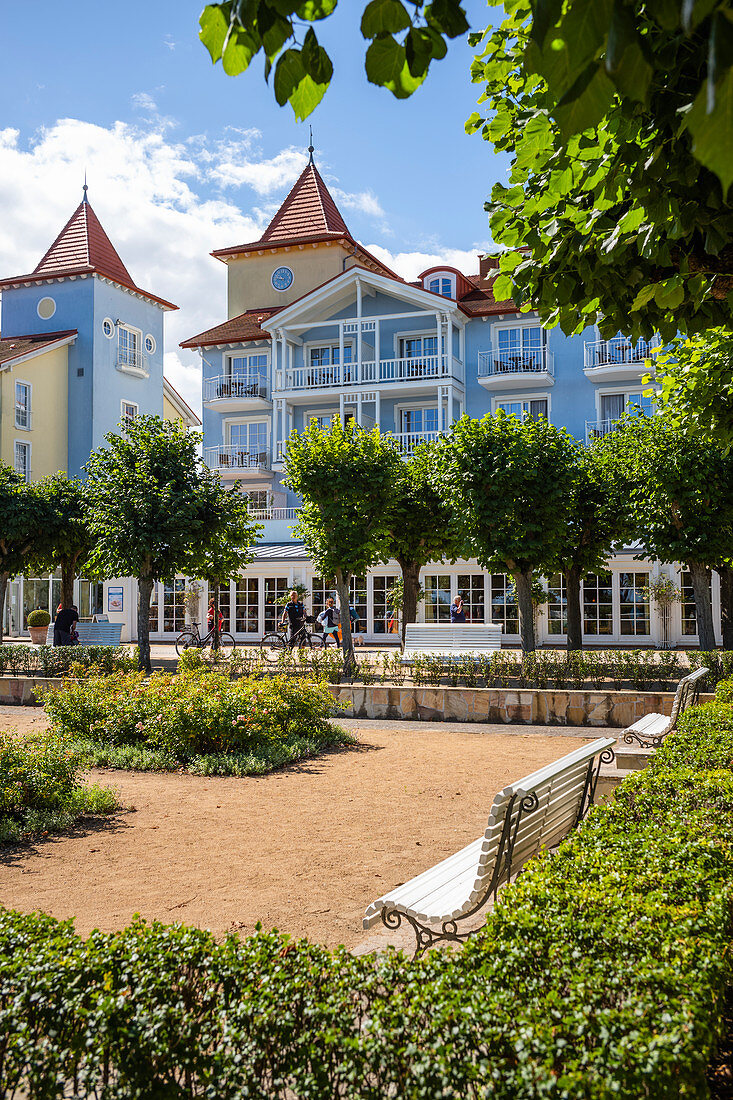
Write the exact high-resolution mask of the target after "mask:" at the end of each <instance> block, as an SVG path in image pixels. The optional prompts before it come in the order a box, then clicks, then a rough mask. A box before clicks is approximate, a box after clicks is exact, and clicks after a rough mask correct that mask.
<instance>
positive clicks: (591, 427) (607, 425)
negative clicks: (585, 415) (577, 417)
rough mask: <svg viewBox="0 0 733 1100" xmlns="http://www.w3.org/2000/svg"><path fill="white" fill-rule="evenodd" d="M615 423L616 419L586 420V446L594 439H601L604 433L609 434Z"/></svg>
mask: <svg viewBox="0 0 733 1100" xmlns="http://www.w3.org/2000/svg"><path fill="white" fill-rule="evenodd" d="M617 424H618V420H586V422H585V442H586V446H590V445H591V443H592V442H593V440H594V439H603V437H604V436H605V435H609V433H610V432H612V431H613V430H614V428H615V427H616V425H617Z"/></svg>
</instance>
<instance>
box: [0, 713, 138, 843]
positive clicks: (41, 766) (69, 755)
mask: <svg viewBox="0 0 733 1100" xmlns="http://www.w3.org/2000/svg"><path fill="white" fill-rule="evenodd" d="M79 771H80V761H79V757H78V754H77V753H75V752H74V751H73V750H72V749H71V747H70V745H69V743H68V742H67V741H66V740H64V739H63V738H62V737H59V736H57V735H54V734H49V733H46V732H44V733H34V734H30V735H27V736H25V737H20V736H16V735H14V734H8V733H0V844H8V843H13V842H17V841H20V840H25V839H28V838H30V837H33V836H37V835H39V834H43V833H48V832H57V831H58V830H60V829H65V828H67V827H68V826H69V825H72V824H73V823H74V822H75V821H76V820H78V818H80V817H82V816H85V815H87V814H106V813H110V812H111V811H112V810H114V809H115V808H116V806H117V800H116V797H115V795H114V792H113V791H110V790H104V789H103V788H101V787H97V786H85V785H83V784H82V783H80V782H79Z"/></svg>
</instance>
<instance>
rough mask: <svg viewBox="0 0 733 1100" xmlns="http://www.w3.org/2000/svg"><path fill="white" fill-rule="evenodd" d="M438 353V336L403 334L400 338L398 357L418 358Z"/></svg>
mask: <svg viewBox="0 0 733 1100" xmlns="http://www.w3.org/2000/svg"><path fill="white" fill-rule="evenodd" d="M437 354H438V337H437V334H436V335H435V336H403V337H401V338H400V359H420V358H422V357H423V356H428V355H437Z"/></svg>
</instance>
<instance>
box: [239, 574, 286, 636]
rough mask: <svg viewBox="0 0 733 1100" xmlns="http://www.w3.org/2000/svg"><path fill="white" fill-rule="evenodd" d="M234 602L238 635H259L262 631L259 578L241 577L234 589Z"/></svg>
mask: <svg viewBox="0 0 733 1100" xmlns="http://www.w3.org/2000/svg"><path fill="white" fill-rule="evenodd" d="M234 600H235V603H234V608H235V619H234V625H235V630H236V631H237V633H239V634H257V633H258V632H259V629H260V609H259V582H258V579H257V577H240V578H239V579H238V580H237V583H236V586H235V589H234ZM281 614H282V612H281Z"/></svg>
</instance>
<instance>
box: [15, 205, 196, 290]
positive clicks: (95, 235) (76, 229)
mask: <svg viewBox="0 0 733 1100" xmlns="http://www.w3.org/2000/svg"><path fill="white" fill-rule="evenodd" d="M69 275H102V276H104V278H106V279H110V280H111V281H112V282H113V283H118V284H119V285H120V286H124V287H126V288H127V289H128V290H132V291H134V292H135V293H136V294H142V295H143V297H145V298H149V299H151V301H153V302H157V303H158V305H161V306H163V307H164V308H165V309H178V306H175V305H173V303H172V302H167V301H166V300H165V298H158V297H157V295H155V294H150V293H148V291H146V290H141V289H140V287H139V286H136V284H135V282H134V281H133V278H132V275H130V272H129V271H128V270H127V268H126V267H125V265H124V264H123V262H122V260H121V259H120V257H119V255H118V254H117V250H116V249H115V247H114V245H113V244H112V242H111V240H110V239H109V237H108V236H107V234H106V233H105V231H104V229H103V228H102V224H101V222H100V220H99V218H98V217H97V215H96V214H95V213H94V210H93V209H92V207H91V205H90V203H89V202H88V201H87V199H86V195H85V197H84V198H83V199H82V201H81V202H80V203H79V205H78V206H77V208H76V210H75V211H74V213H73V214H72V215H71V217H70V218H69V220H68V222H67V223H66V225H65V226H64V228H63V229H62V230H61V232H60V233H59V235H58V237H57V238H56V240H55V241H54V242H53V244H52V245H51V247H50V248H49V250H48V252H47V253H46V255H45V256H44V257H43V259H42V260H41V261H40V263H38V264H37V265H36V266H35V268H34V269H33V271H31V272H30V273H29V274H28V275H17V276H15V277H14V278H10V279H0V288H2V287H10V286H16V285H17V284H18V283H22V282H27V281H29V280H31V279H58V278H65V277H67V276H69Z"/></svg>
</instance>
